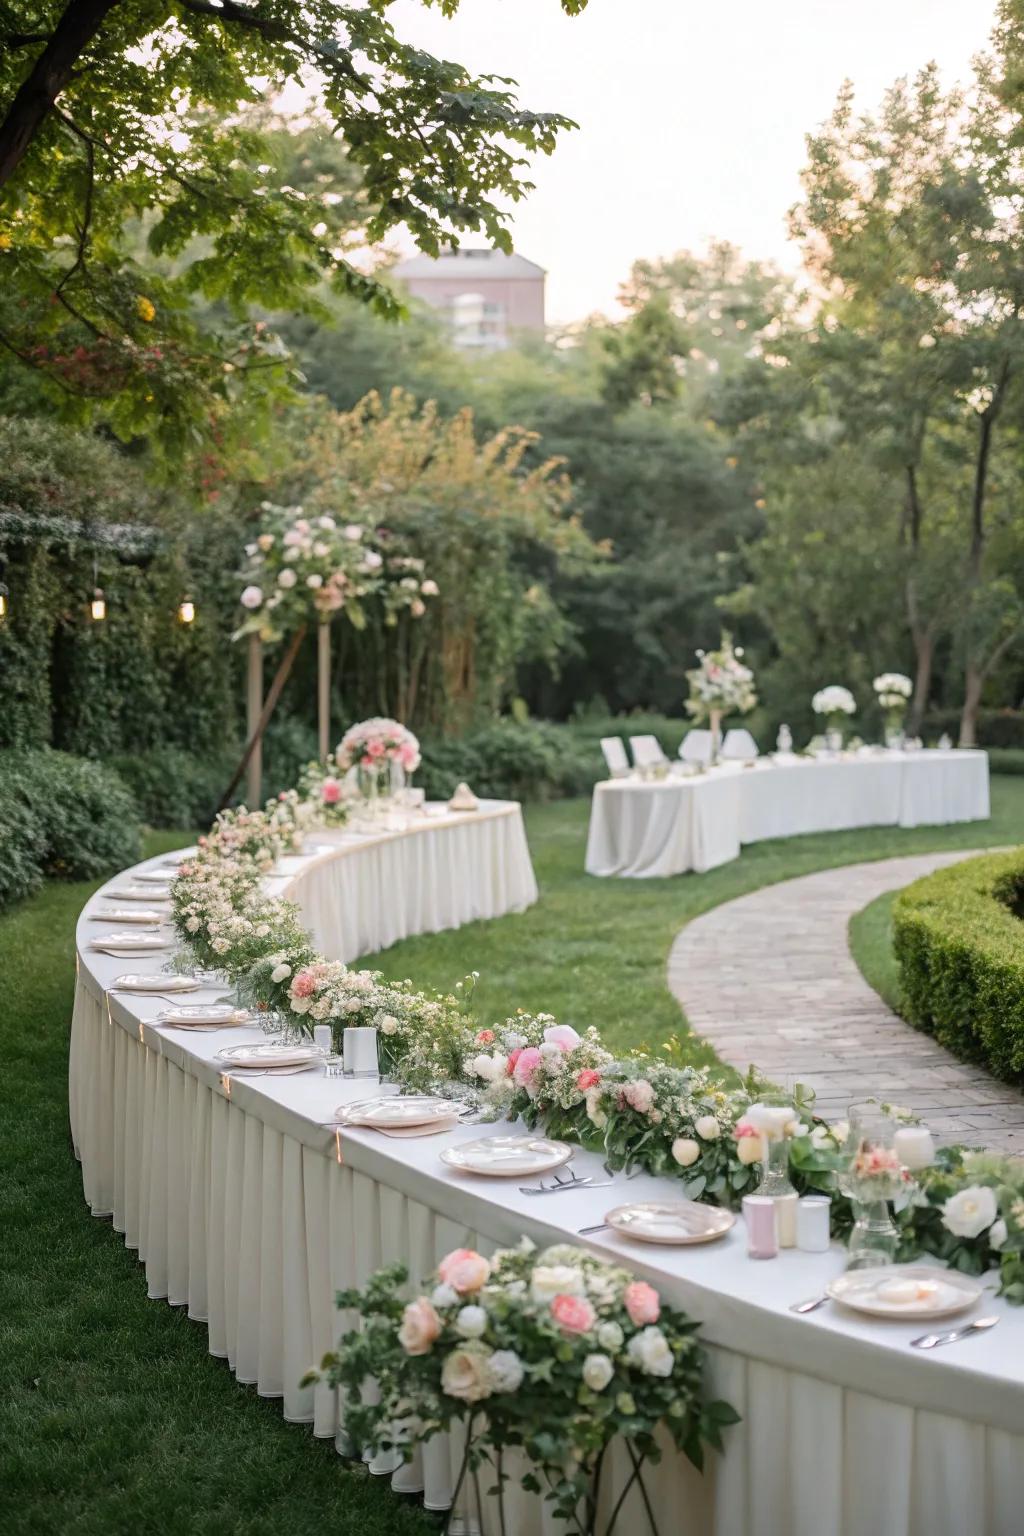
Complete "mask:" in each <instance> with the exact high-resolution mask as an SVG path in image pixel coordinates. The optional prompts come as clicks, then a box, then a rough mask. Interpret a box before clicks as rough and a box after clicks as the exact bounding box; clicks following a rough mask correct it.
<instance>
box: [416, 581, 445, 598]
mask: <svg viewBox="0 0 1024 1536" xmlns="http://www.w3.org/2000/svg"><path fill="white" fill-rule="evenodd" d="M440 590H441V589H440V587H439V586H438V584H437V582H436V581H423V582H421V583H420V591H421V592H422V593H423V596H424V597H436V596H437V594H438V592H439V591H440Z"/></svg>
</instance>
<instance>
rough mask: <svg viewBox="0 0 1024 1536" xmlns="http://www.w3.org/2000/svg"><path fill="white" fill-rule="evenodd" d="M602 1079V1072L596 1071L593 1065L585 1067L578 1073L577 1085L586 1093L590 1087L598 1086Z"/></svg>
mask: <svg viewBox="0 0 1024 1536" xmlns="http://www.w3.org/2000/svg"><path fill="white" fill-rule="evenodd" d="M600 1081H601V1074H600V1072H595V1071H594V1069H593V1067H584V1068H583V1071H582V1072H577V1074H576V1087H577V1088H578V1089H579V1090H580V1092H581V1093H586V1091H587V1089H588V1088H596V1087H597V1085H598V1083H599V1082H600Z"/></svg>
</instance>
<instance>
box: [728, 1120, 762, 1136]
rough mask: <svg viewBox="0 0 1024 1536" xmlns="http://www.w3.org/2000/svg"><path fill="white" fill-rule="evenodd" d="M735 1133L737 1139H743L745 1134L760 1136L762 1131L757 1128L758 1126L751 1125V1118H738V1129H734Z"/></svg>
mask: <svg viewBox="0 0 1024 1536" xmlns="http://www.w3.org/2000/svg"><path fill="white" fill-rule="evenodd" d="M733 1135H734V1136H735V1137H736V1140H737V1141H742V1139H743V1137H744V1136H757V1137H760V1135H761V1132H760V1131H759V1130H758V1129H757V1127H756V1126H754V1125H751V1123H750V1121H749V1120H737V1122H736V1129H735V1130H734V1131H733Z"/></svg>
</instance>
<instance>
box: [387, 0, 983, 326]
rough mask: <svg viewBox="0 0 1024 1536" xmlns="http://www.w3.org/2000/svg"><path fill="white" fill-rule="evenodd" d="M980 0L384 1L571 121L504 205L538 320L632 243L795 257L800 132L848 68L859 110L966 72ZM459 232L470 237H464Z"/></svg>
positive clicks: (448, 51) (622, 268) (601, 279)
mask: <svg viewBox="0 0 1024 1536" xmlns="http://www.w3.org/2000/svg"><path fill="white" fill-rule="evenodd" d="M994 15H995V0H590V4H589V7H588V9H587V10H586V11H585V12H584V13H583V15H582V16H576V17H567V16H565V15H563V13H562V11H561V8H560V6H559V4H558V0H462V9H461V11H460V13H459V14H458V15H457V16H456V17H455V19H454V20H452V21H446V20H445V19H444V17H443V16H441V14H440V13H439V12H438V11H436V10H426V9H424V8H423V6H422V5H421V4H419V3H418V0H397V3H396V4H395V5H394V6H393V7H392V8H391V9H390V11H389V16H390V18H391V20H392V22H393V24H394V26H395V27H396V30H397V31H398V33H399V35H400V36H401V37H403V38H404V39H405V40H407V41H409V42H414V43H417V44H419V45H420V46H422V47H425V48H427V49H429V50H430V51H431V52H432V53H435V54H440V55H441V56H443V57H447V58H453V59H458V60H459V61H460V62H461V63H463V64H465V65H467V66H468V67H469V68H471V69H473V70H474V71H476V72H477V73H484V72H491V73H495V74H502V75H511V76H512V77H513V78H514V79H516V80H518V81H519V85H520V90H519V99H520V101H521V102H523V104H524V105H526V106H529V107H532V108H534V109H537V110H553V111H559V112H564V113H565V114H566V115H567V116H569V117H571V118H574V119H575V120H576V121H577V122H578V123H579V125H580V127H579V130H578V131H577V132H574V133H567V134H564V135H563V136H562V137H561V139H560V142H559V145H558V147H557V149H556V150H555V153H554V155H553V156H552V157H551V158H550V159H547V158H545V157H544V156H539V157H538V160H537V163H536V167H535V170H534V172H533V177H532V179H533V180H534V182H535V183H536V190H535V191H534V192H532V193H530V195H529V197H528V198H527V200H526V201H525V202H524V203H520V204H519V206H518V208H517V209H516V210H515V217H514V225H513V239H514V240H515V244H516V248H517V250H519V251H521V252H522V254H523V255H524V256H528V257H530V258H531V260H533V261H537V262H539V263H540V264H541V266H543V267H545V268H546V269H547V272H548V287H547V309H548V320H549V322H550V323H552V324H563V323H566V322H568V321H571V320H576V319H579V318H581V317H582V316H584V315H586V314H589V313H591V312H592V311H594V310H603V311H605V312H609V313H614V311H615V296H616V292H617V289H618V285H619V283H620V282H622V281H623V280H624V279H625V277H626V276H627V275H628V272H629V268H630V265H631V263H632V262H633V261H634V260H635V259H636V258H637V257H641V256H646V257H656V256H668V255H671V254H672V253H673V252H674V251H677V250H680V249H683V248H690V249H699V248H701V247H703V246H704V245H705V244H706V243H707V241H708V240H709V239H711V238H722V239H727V240H731V241H732V242H733V243H734V244H736V245H738V246H740V247H741V249H742V250H743V252H744V254H745V255H747V256H748V257H751V258H756V257H760V258H762V259H765V258H768V259H773V260H775V261H777V262H779V263H780V264H781V265H783V266H785V267H787V268H790V269H794V268H795V267H796V266H797V265H798V257H797V254H796V252H795V251H794V249H793V247H792V246H790V245H789V244H788V242H787V238H786V226H785V215H786V211H787V209H788V208H789V207H790V206H791V205H792V203H793V202H794V201H795V200H796V198H797V196H798V194H799V181H798V177H799V172H800V168H801V166H802V164H803V162H804V135H805V134H806V133H807V132H808V131H809V130H811V129H813V128H814V127H816V126H817V125H818V124H819V123H820V122H822V121H823V120H824V119H825V118H826V117H828V115H829V113H830V112H831V110H832V106H833V104H834V102H835V97H836V93H837V91H838V89H839V87H840V85H841V83H842V81H843V79H844V78H845V77H847V76H849V77H850V78H851V79H852V80H853V81H854V84H855V86H856V90H857V102H858V105H860V106H862V107H864V108H870V107H873V106H874V105H875V104H876V103H877V102H878V101H879V100H880V99H881V96H882V93H883V92H884V90H885V88H886V86H887V85H889V84H890V83H891V82H892V81H893V80H894V79H896V78H897V77H898V76H899V75H903V74H908V73H909V74H913V73H914V72H915V71H916V70H917V69H919V68H920V67H921V66H922V65H923V64H926V63H928V62H929V61H930V60H932V59H934V60H935V61H936V62H937V63H938V64H939V66H940V68H941V69H942V71H943V75H944V78H945V80H946V82H947V83H952V82H953V81H955V80H965V79H966V78H967V77H968V74H969V70H970V61H971V58H972V56H973V55H974V54H975V53H976V52H977V51H978V50H979V49H980V48H982V47H984V46H985V44H986V41H987V38H988V35H989V32H990V31H991V27H992V21H993V18H994ZM467 243H471V244H472V243H480V241H479V239H478V238H476V237H470V238H469V239H468V241H467Z"/></svg>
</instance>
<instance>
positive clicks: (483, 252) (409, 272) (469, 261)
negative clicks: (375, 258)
mask: <svg viewBox="0 0 1024 1536" xmlns="http://www.w3.org/2000/svg"><path fill="white" fill-rule="evenodd" d="M392 271H393V273H394V275H395V277H428V278H429V277H458V278H462V277H467V278H468V277H470V276H471V275H473V274H476V275H478V276H480V277H485V276H486V277H500V278H538V277H543V276H544V268H543V267H539V266H538V265H537V263H536V262H535V261H528V260H527V258H526V257H525V256H520V255H518V254H517V253H513V254H512V255H511V256H508V255H506V253H505V252H504V251H493V250H491V248H490V247H489V246H478V247H473V246H466V245H463V246H460V247H459V249H458V250H455V251H445V252H444V253H443V254H442V255H440V256H424V255H422V253H421V254H419V255H417V256H410V257H409V258H408V260H406V261H400V262H399V263H398V265H397V266H396V267H394V268H392Z"/></svg>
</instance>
